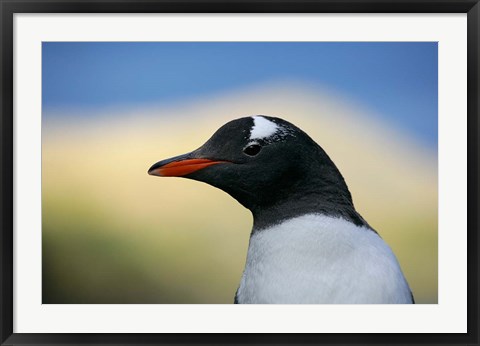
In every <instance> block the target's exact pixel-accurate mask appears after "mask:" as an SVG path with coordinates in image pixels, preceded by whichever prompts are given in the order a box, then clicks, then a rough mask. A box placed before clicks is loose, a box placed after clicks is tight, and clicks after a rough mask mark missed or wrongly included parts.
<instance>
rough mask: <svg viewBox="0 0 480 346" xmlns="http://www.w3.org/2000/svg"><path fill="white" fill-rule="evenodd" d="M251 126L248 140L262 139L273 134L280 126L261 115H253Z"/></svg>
mask: <svg viewBox="0 0 480 346" xmlns="http://www.w3.org/2000/svg"><path fill="white" fill-rule="evenodd" d="M252 119H253V126H252V129H251V130H250V140H255V139H264V138H268V137H271V136H273V135H274V134H275V133H276V132H277V131H278V130H279V129H280V127H279V126H278V125H277V124H275V123H274V122H273V121H270V120H268V119H266V118H264V117H262V116H254V117H252Z"/></svg>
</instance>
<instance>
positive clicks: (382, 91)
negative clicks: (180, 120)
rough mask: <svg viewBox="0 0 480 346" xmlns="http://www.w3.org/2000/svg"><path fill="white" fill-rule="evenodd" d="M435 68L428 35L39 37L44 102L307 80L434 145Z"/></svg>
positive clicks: (121, 99) (150, 99)
mask: <svg viewBox="0 0 480 346" xmlns="http://www.w3.org/2000/svg"><path fill="white" fill-rule="evenodd" d="M437 67H438V57H437V44H436V43H434V42H411V43H408V42H405V43H381V42H380V43H371V42H367V43H343V42H338V43H327V42H257V43H254V42H236V43H235V42H220V43H215V42H191V43H190V42H184V43H180V42H177V43H165V42H146V43H133V42H132V43H113V42H111V43H110V42H45V43H43V46H42V93H43V94H42V102H43V107H44V110H45V111H48V110H51V109H83V110H84V109H101V108H106V107H112V106H136V105H138V106H141V105H144V104H155V105H162V104H165V105H167V104H171V103H175V102H182V101H189V100H192V99H198V98H201V97H204V96H209V95H215V94H216V93H219V92H222V93H223V92H225V91H230V90H232V91H234V90H236V89H239V88H245V87H248V86H250V85H252V86H253V85H258V84H262V83H266V82H270V81H282V80H295V81H300V82H301V81H305V82H308V83H309V84H318V85H320V86H322V87H327V88H330V89H332V90H334V91H335V92H337V93H339V94H341V95H343V96H344V97H346V98H348V99H351V100H353V101H354V102H356V103H359V104H363V105H365V106H366V107H368V108H369V109H371V110H373V111H375V112H376V113H377V114H379V115H380V116H382V117H384V118H386V119H387V120H390V121H391V122H392V123H394V124H399V125H401V126H402V127H403V128H405V129H406V130H407V131H410V132H411V133H412V134H414V135H415V136H416V137H417V138H420V139H421V140H423V141H424V142H425V143H427V144H428V145H429V146H432V147H436V145H437V111H438V108H437V104H438V93H437V89H438V77H437ZM85 114H88V112H86V113H85Z"/></svg>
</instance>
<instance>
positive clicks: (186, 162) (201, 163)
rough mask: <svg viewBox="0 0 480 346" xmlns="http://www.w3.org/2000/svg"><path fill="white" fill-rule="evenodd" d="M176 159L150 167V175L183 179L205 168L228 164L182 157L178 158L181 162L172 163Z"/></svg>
mask: <svg viewBox="0 0 480 346" xmlns="http://www.w3.org/2000/svg"><path fill="white" fill-rule="evenodd" d="M174 159H176V158H173V159H167V160H163V161H160V162H157V163H156V164H154V165H153V166H152V167H150V169H149V170H148V174H150V175H156V176H159V177H183V176H184V175H187V174H190V173H193V172H196V171H198V170H200V169H203V168H205V167H208V166H212V165H216V164H219V163H223V162H226V161H214V160H209V159H191V158H189V159H181V157H177V159H179V161H172V160H174Z"/></svg>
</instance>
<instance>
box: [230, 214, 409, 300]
mask: <svg viewBox="0 0 480 346" xmlns="http://www.w3.org/2000/svg"><path fill="white" fill-rule="evenodd" d="M237 299H238V302H239V303H241V304H242V303H243V304H245V303H246V304H248V303H251V304H268V303H278V304H282V303H283V304H288V303H293V304H295V303H320V304H350V303H364V304H368V303H380V304H382V303H383V304H388V303H390V304H392V303H393V304H395V303H396V304H402V303H411V295H410V289H409V287H408V284H407V282H406V280H405V278H404V276H403V274H402V271H401V269H400V266H399V264H398V262H397V260H396V258H395V255H394V254H393V253H392V251H391V250H390V248H389V247H388V245H387V244H386V243H385V242H384V241H383V240H382V239H381V238H380V237H379V236H378V235H377V234H376V233H374V232H373V231H371V230H369V229H367V228H365V227H357V226H355V225H354V224H352V223H350V222H348V221H345V220H343V219H339V218H332V217H327V216H322V215H313V214H310V215H304V216H301V217H298V218H296V219H293V220H289V221H286V222H284V223H282V224H280V225H276V226H274V227H271V228H268V229H264V230H261V231H258V232H255V234H253V235H252V237H251V239H250V245H249V249H248V254H247V262H246V265H245V271H244V273H243V276H242V279H241V282H240V287H239V289H238V292H237Z"/></svg>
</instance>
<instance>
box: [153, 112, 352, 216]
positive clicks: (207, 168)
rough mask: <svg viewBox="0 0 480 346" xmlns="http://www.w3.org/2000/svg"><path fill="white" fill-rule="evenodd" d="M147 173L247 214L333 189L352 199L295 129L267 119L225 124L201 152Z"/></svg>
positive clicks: (336, 174)
mask: <svg viewBox="0 0 480 346" xmlns="http://www.w3.org/2000/svg"><path fill="white" fill-rule="evenodd" d="M148 173H149V174H150V175H155V176H161V177H170V176H176V177H183V178H188V179H194V180H198V181H201V182H205V183H207V184H210V185H212V186H215V187H217V188H219V189H221V190H223V191H225V192H227V193H228V194H230V195H231V196H232V197H233V198H235V199H236V200H237V201H238V202H240V203H241V204H242V205H243V206H245V207H246V208H248V209H250V210H251V211H252V212H255V210H256V209H259V208H268V207H269V206H272V205H275V204H278V203H281V202H284V201H287V200H291V199H295V198H304V197H305V196H306V195H311V194H312V193H314V192H313V191H321V194H325V193H326V194H328V193H329V192H328V190H329V189H332V187H336V188H335V189H333V190H332V193H335V190H337V189H340V190H345V191H346V193H347V195H346V198H347V199H349V198H351V197H350V194H349V192H348V189H347V187H346V185H345V183H344V180H343V178H342V176H341V175H340V172H339V171H338V170H337V168H336V167H335V165H334V164H333V162H332V161H331V160H330V158H329V157H328V155H327V154H326V153H325V152H324V151H323V149H322V148H321V147H320V146H319V145H318V144H317V143H315V142H314V141H313V140H312V139H311V138H310V137H309V136H308V135H307V134H306V133H305V132H303V131H302V130H301V129H299V128H298V127H296V126H295V125H293V124H291V123H289V122H287V121H285V120H283V119H280V118H275V117H269V116H253V117H245V118H240V119H236V120H233V121H230V122H228V123H227V124H225V125H223V126H222V127H220V128H219V129H218V130H217V131H216V132H215V133H214V134H213V136H212V137H211V138H210V139H209V140H208V141H207V142H206V143H205V144H204V145H202V146H201V147H200V148H198V149H196V150H194V151H192V152H189V153H187V154H183V155H179V156H175V157H172V158H169V159H166V160H162V161H159V162H157V163H155V164H154V165H153V166H152V167H151V168H150V169H149V170H148ZM350 201H351V200H350Z"/></svg>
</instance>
